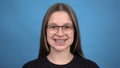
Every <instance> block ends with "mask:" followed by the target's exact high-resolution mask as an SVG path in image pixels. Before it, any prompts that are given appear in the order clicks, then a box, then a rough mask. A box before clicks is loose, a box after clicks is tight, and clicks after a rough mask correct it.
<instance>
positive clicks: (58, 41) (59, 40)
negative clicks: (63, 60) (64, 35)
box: [55, 40, 65, 43]
mask: <svg viewBox="0 0 120 68" xmlns="http://www.w3.org/2000/svg"><path fill="white" fill-rule="evenodd" d="M55 41H56V42H60V43H62V42H64V41H65V40H55Z"/></svg>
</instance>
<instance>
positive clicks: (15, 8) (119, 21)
mask: <svg viewBox="0 0 120 68" xmlns="http://www.w3.org/2000/svg"><path fill="white" fill-rule="evenodd" d="M57 2H63V3H67V4H69V5H70V6H71V7H72V8H73V9H74V11H75V13H76V15H77V17H78V21H79V27H80V32H81V33H80V34H81V41H82V48H83V52H84V54H85V57H86V58H88V59H91V60H93V61H95V62H96V63H97V64H98V65H99V66H100V68H120V52H119V51H120V0H43V1H42V0H0V68H21V67H22V65H23V64H24V63H26V62H28V61H30V60H33V59H35V58H37V56H38V51H39V38H40V33H41V31H40V30H41V24H42V20H43V17H44V14H45V12H46V11H47V9H48V8H49V7H50V6H51V5H53V4H54V3H57Z"/></svg>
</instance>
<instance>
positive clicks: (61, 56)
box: [47, 50, 73, 65]
mask: <svg viewBox="0 0 120 68" xmlns="http://www.w3.org/2000/svg"><path fill="white" fill-rule="evenodd" d="M47 58H48V60H49V61H50V62H52V63H54V64H59V65H62V64H67V63H69V62H70V61H71V60H72V59H73V54H72V53H71V52H70V51H60V52H57V51H53V50H51V52H50V53H49V54H48V56H47Z"/></svg>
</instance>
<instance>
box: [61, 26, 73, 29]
mask: <svg viewBox="0 0 120 68" xmlns="http://www.w3.org/2000/svg"><path fill="white" fill-rule="evenodd" d="M63 28H64V29H72V28H73V27H72V26H64V27H63Z"/></svg>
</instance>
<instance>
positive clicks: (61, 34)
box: [56, 28, 64, 36]
mask: <svg viewBox="0 0 120 68" xmlns="http://www.w3.org/2000/svg"><path fill="white" fill-rule="evenodd" d="M56 35H58V36H63V35H64V32H63V29H62V28H59V29H58V31H57V33H56Z"/></svg>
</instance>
